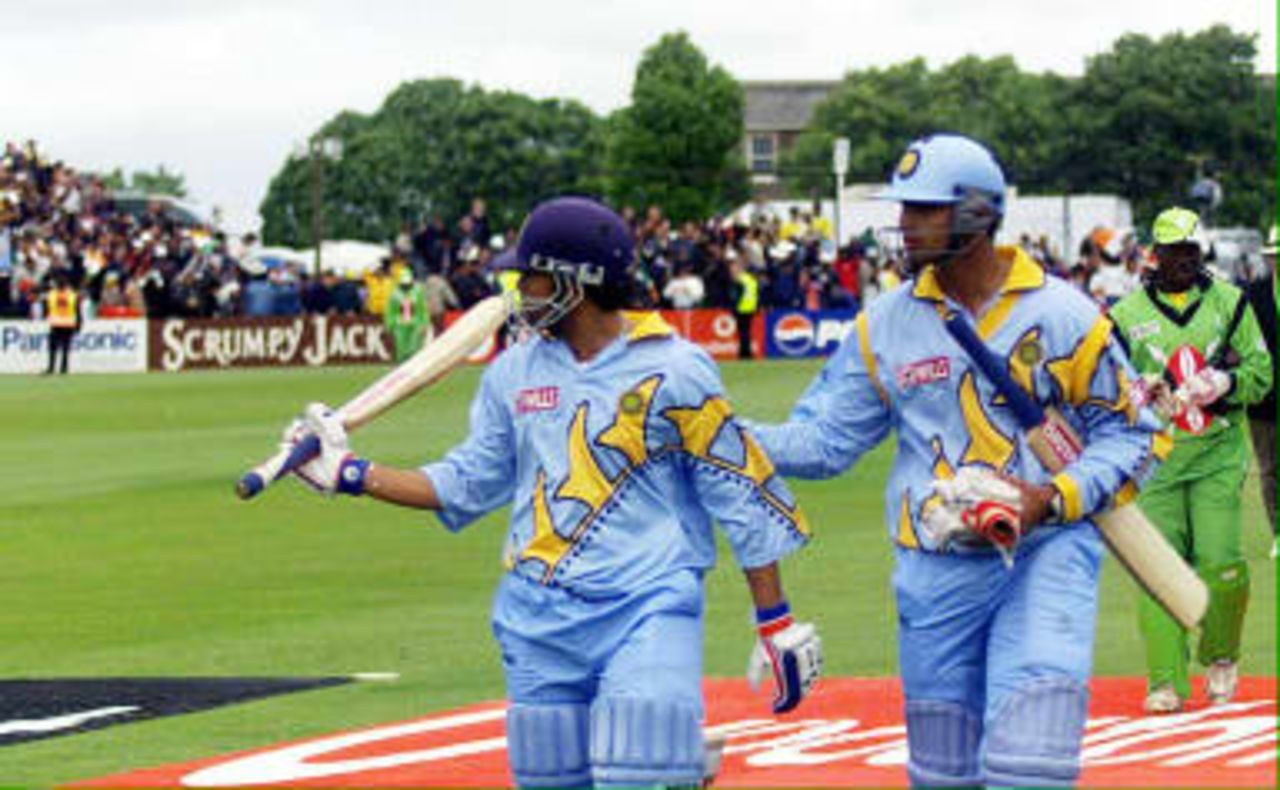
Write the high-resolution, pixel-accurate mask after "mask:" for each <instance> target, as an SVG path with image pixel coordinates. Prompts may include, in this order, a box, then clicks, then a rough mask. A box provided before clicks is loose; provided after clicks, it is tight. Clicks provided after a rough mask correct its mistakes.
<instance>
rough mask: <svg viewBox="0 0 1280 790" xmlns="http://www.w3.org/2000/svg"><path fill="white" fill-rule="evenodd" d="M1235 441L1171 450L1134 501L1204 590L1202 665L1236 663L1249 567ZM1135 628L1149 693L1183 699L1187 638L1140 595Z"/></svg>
mask: <svg viewBox="0 0 1280 790" xmlns="http://www.w3.org/2000/svg"><path fill="white" fill-rule="evenodd" d="M1239 438H1240V441H1231V440H1228V441H1225V442H1213V443H1212V446H1210V445H1208V444H1204V445H1202V444H1200V443H1197V442H1195V441H1194V440H1192V441H1191V442H1190V443H1189V445H1190V446H1186V447H1177V446H1175V449H1174V452H1173V453H1172V454H1171V455H1170V457H1169V458H1168V460H1167V461H1166V462H1165V465H1164V466H1162V467H1161V468H1160V469H1159V470H1158V471H1157V473H1156V475H1155V476H1154V477H1153V479H1152V480H1151V481H1150V482H1149V483H1148V484H1147V486H1146V487H1144V488H1143V490H1142V493H1141V495H1140V496H1139V497H1138V504H1139V506H1140V507H1141V508H1142V510H1143V512H1144V513H1146V514H1147V517H1148V518H1150V519H1151V521H1152V523H1154V524H1155V525H1156V527H1157V528H1159V530H1160V531H1161V533H1163V534H1164V536H1165V538H1166V539H1167V540H1168V541H1169V543H1170V544H1171V545H1172V546H1173V547H1174V549H1175V550H1176V551H1177V552H1178V553H1179V554H1180V555H1182V557H1183V558H1184V559H1186V560H1187V562H1188V563H1190V564H1191V565H1192V567H1194V568H1195V569H1196V571H1197V573H1199V575H1200V576H1201V578H1203V579H1204V580H1205V583H1206V584H1207V585H1208V587H1209V594H1210V597H1209V611H1208V613H1207V614H1206V615H1205V618H1204V620H1203V621H1202V622H1201V634H1200V645H1199V650H1198V651H1197V658H1198V660H1199V662H1200V663H1201V664H1202V665H1208V664H1211V663H1213V662H1214V661H1218V660H1224V659H1225V660H1231V661H1235V660H1237V659H1238V658H1239V656H1240V635H1241V631H1242V630H1243V626H1244V613H1245V608H1246V607H1247V604H1248V600H1249V568H1248V565H1246V564H1245V562H1244V557H1243V554H1242V552H1241V547H1240V531H1241V492H1242V489H1243V487H1244V480H1245V473H1246V471H1247V469H1248V455H1247V446H1246V444H1245V443H1244V441H1243V438H1244V437H1243V435H1241V436H1240V437H1239ZM1180 451H1181V452H1180ZM1138 621H1139V626H1140V628H1141V631H1142V636H1143V639H1144V641H1145V643H1146V653H1147V684H1148V688H1155V687H1157V686H1161V685H1167V684H1172V685H1173V687H1174V689H1175V690H1176V691H1177V692H1178V695H1179V696H1181V697H1182V698H1184V699H1186V698H1187V697H1190V696H1191V682H1190V678H1189V674H1188V665H1189V663H1190V645H1189V643H1190V640H1189V634H1187V632H1186V631H1185V630H1184V629H1183V628H1182V627H1181V626H1180V625H1178V623H1177V621H1175V620H1174V619H1173V618H1172V617H1170V616H1169V615H1168V614H1166V613H1165V611H1164V610H1163V609H1161V608H1160V606H1159V605H1158V604H1157V603H1156V602H1155V601H1154V600H1152V599H1151V597H1150V596H1148V595H1145V594H1143V595H1142V599H1141V601H1140V602H1139V604H1138Z"/></svg>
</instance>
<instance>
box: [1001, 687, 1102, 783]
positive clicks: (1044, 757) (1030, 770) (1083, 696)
mask: <svg viewBox="0 0 1280 790" xmlns="http://www.w3.org/2000/svg"><path fill="white" fill-rule="evenodd" d="M1088 711H1089V688H1088V686H1086V685H1085V684H1083V683H1080V682H1079V681H1075V680H1071V679H1070V678H1051V679H1044V680H1037V681H1034V682H1032V683H1029V684H1027V685H1026V686H1024V687H1022V688H1020V689H1018V690H1017V691H1015V692H1013V693H1011V694H1010V695H1009V696H1008V697H1006V698H1005V699H1003V700H1001V701H1000V707H999V708H998V709H997V710H996V712H995V714H994V715H993V716H992V717H991V722H990V724H988V726H987V742H986V744H985V746H984V748H983V767H984V768H985V769H986V775H987V784H988V785H989V786H993V787H1001V786H1009V787H1014V786H1021V787H1060V786H1070V785H1071V784H1073V783H1074V782H1075V780H1076V777H1077V776H1079V775H1080V740H1081V739H1082V738H1083V737H1084V725H1085V718H1086V716H1087V715H1088Z"/></svg>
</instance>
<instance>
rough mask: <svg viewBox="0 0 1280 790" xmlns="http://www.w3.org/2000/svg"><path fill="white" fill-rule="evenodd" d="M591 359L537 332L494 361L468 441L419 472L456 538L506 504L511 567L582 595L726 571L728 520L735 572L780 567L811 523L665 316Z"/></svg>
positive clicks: (705, 361) (634, 326) (633, 328)
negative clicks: (720, 533) (718, 542)
mask: <svg viewBox="0 0 1280 790" xmlns="http://www.w3.org/2000/svg"><path fill="white" fill-rule="evenodd" d="M629 320H630V326H629V328H628V330H627V333H626V335H625V336H624V337H622V338H619V339H618V340H617V341H615V342H614V343H613V344H612V345H610V346H608V347H607V348H605V350H603V351H602V352H600V354H598V355H597V356H596V357H595V358H593V359H592V360H591V361H590V362H587V363H586V364H583V363H580V362H578V361H577V360H575V359H574V357H573V354H572V352H571V351H570V350H569V349H568V348H567V347H566V345H565V344H564V343H563V342H560V341H557V340H548V339H544V338H540V337H534V338H531V339H529V340H526V341H525V342H522V343H519V344H517V345H515V346H514V347H512V348H511V349H509V350H508V351H506V352H505V353H504V354H502V355H501V356H500V357H498V359H496V360H495V361H494V362H493V364H491V365H490V366H489V369H488V370H486V371H485V374H484V376H483V378H482V380H481V384H480V390H479V392H478V393H477V395H476V398H475V400H474V402H473V403H472V406H471V432H470V436H469V437H468V438H467V440H466V441H465V442H463V443H462V444H461V445H459V446H458V447H456V448H454V449H453V450H451V451H450V452H449V453H448V454H447V455H446V456H445V457H444V459H443V460H441V461H440V462H438V463H434V464H430V465H428V466H426V467H424V468H423V471H424V472H425V473H426V474H427V476H428V477H430V478H431V481H432V482H433V483H434V484H435V488H436V492H437V494H438V495H439V496H440V500H441V503H442V505H443V508H442V509H441V510H440V519H441V521H442V522H444V524H445V525H446V526H447V527H448V528H449V529H452V530H457V529H461V528H463V527H465V526H466V525H467V524H469V523H470V522H471V521H473V520H474V519H476V518H477V517H479V516H482V515H484V514H486V513H488V512H490V511H492V510H494V509H496V508H499V507H502V506H503V505H506V504H508V503H510V504H511V505H512V509H511V525H510V530H509V533H508V536H507V544H506V550H505V554H504V557H503V563H504V564H505V566H506V567H507V569H508V570H509V571H510V572H511V573H512V574H513V575H515V576H517V577H519V578H520V579H523V580H524V581H526V582H532V583H533V584H537V585H549V586H553V587H557V588H560V589H562V590H564V591H565V592H566V593H569V594H571V595H573V596H575V597H581V598H585V599H604V598H611V597H616V596H619V595H626V594H630V593H633V592H635V591H638V590H644V589H646V588H647V587H649V586H650V585H652V584H654V583H656V582H658V581H660V580H661V579H663V578H664V577H668V576H670V575H672V574H675V573H680V572H682V571H691V572H693V573H694V574H695V575H698V576H700V575H701V574H703V573H705V572H706V571H707V570H709V569H710V568H711V567H712V565H714V563H715V556H716V549H715V542H714V536H713V534H712V530H711V522H712V519H713V518H714V519H715V520H717V521H719V523H720V525H721V527H722V528H723V530H724V532H725V534H726V536H727V537H728V540H729V545H730V547H731V548H732V550H733V554H734V557H735V558H736V559H737V561H738V564H739V565H741V566H742V567H744V568H756V567H760V566H762V565H768V564H769V563H771V562H776V561H777V560H779V559H781V558H782V557H783V556H785V555H786V554H788V553H790V552H791V551H792V550H794V549H795V548H797V547H799V546H800V545H801V544H802V543H803V542H804V541H805V539H806V536H807V534H808V527H807V525H806V524H805V521H804V516H803V515H802V514H801V512H800V510H799V508H798V507H797V505H796V502H795V500H794V498H793V497H792V496H791V494H790V492H789V491H787V488H786V486H785V484H783V482H782V480H781V479H780V478H779V477H777V476H776V475H775V474H774V472H773V466H772V464H770V462H769V459H768V458H767V457H766V456H765V455H764V453H763V452H761V450H760V448H759V445H757V444H756V443H755V441H754V440H753V439H752V438H751V437H750V436H749V435H748V434H747V433H746V432H745V430H743V428H742V426H741V425H740V424H739V423H738V421H737V420H736V419H735V418H734V414H733V410H732V409H731V408H730V406H729V404H728V402H727V401H726V400H725V395H724V390H723V387H722V386H721V384H720V376H719V374H718V372H717V370H716V367H715V363H714V362H712V361H711V359H710V358H709V357H708V356H707V354H706V353H705V352H704V351H703V350H702V349H700V348H699V347H697V346H695V345H693V344H692V343H689V342H688V341H686V340H684V339H682V338H680V337H679V336H677V335H676V334H675V333H674V332H673V331H672V330H671V328H670V327H669V326H667V325H666V323H665V322H663V320H662V318H661V316H659V315H658V314H657V313H648V314H629Z"/></svg>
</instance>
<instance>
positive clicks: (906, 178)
mask: <svg viewBox="0 0 1280 790" xmlns="http://www.w3.org/2000/svg"><path fill="white" fill-rule="evenodd" d="M882 197H883V198H885V199H887V200H895V201H898V202H900V203H901V204H902V211H901V220H900V222H901V225H900V227H899V228H897V229H896V232H897V234H898V235H899V236H900V237H901V239H902V243H903V246H904V248H905V254H906V256H907V259H908V262H909V264H910V269H911V271H912V272H913V273H914V279H913V280H909V281H908V282H906V283H904V284H903V285H902V286H901V287H899V288H897V289H895V290H893V291H890V292H889V293H888V294H885V295H883V296H881V297H880V298H879V299H877V300H876V301H875V302H873V303H872V305H871V306H870V308H869V309H868V310H866V311H865V312H863V313H862V314H861V315H859V316H858V318H857V320H856V322H855V331H854V332H853V333H851V334H850V335H849V337H848V339H847V340H846V341H845V342H844V343H843V345H842V346H841V347H840V349H839V350H838V351H837V352H836V353H835V355H833V356H832V358H831V359H830V360H829V362H828V363H827V365H826V367H825V368H824V369H823V370H822V372H821V374H820V375H819V376H818V378H817V379H816V380H815V381H814V382H813V383H812V384H811V385H810V387H809V389H808V390H807V391H806V392H805V394H804V395H803V396H802V397H801V399H800V401H799V403H797V405H796V407H795V409H794V410H793V412H792V414H791V417H790V419H789V420H788V421H787V422H786V423H785V424H782V425H777V426H753V428H754V430H755V431H756V433H757V435H758V436H759V437H760V443H761V444H762V445H763V446H764V448H765V450H766V451H767V452H768V454H769V456H770V457H771V458H772V459H773V461H774V464H775V465H776V468H777V469H778V471H779V472H780V473H782V474H784V475H791V476H795V477H803V478H825V477H834V476H836V475H839V474H841V473H842V472H844V471H845V470H846V469H848V468H849V467H850V466H852V465H853V464H854V463H855V462H856V461H857V460H858V459H859V458H860V457H861V456H862V455H863V454H864V453H866V452H867V451H869V450H871V449H872V448H873V447H875V446H876V445H878V444H879V443H880V442H881V441H882V440H884V439H885V438H886V437H887V436H888V434H889V432H890V431H891V430H896V432H897V434H898V451H897V455H896V457H895V460H894V466H893V469H892V472H891V474H890V477H889V482H888V485H887V487H886V490H885V504H884V519H885V523H886V525H887V527H888V533H889V537H890V539H891V540H892V541H893V543H894V555H895V569H894V573H893V587H894V593H895V596H896V600H897V605H898V622H899V650H898V653H899V662H900V665H901V672H902V686H903V691H904V696H905V699H906V710H905V718H906V722H907V743H908V747H909V759H908V763H907V772H908V775H909V777H910V779H911V782H912V784H913V785H916V786H936V787H944V786H964V785H972V786H977V785H984V784H985V785H987V786H1020V787H1045V786H1052V785H1067V784H1071V783H1072V782H1073V781H1074V780H1075V778H1076V776H1077V774H1078V773H1079V770H1080V742H1081V737H1082V734H1083V730H1084V724H1085V712H1086V709H1087V705H1088V685H1087V684H1088V680H1089V675H1090V670H1091V664H1092V659H1093V636H1094V623H1095V619H1096V611H1097V599H1098V568H1099V563H1100V561H1101V559H1102V548H1103V547H1102V542H1101V539H1100V537H1099V535H1098V534H1097V531H1096V529H1095V528H1094V527H1093V525H1092V524H1091V523H1090V522H1089V521H1088V518H1089V516H1090V514H1093V513H1096V512H1099V511H1101V510H1105V509H1107V508H1109V507H1111V506H1112V504H1113V502H1119V501H1124V500H1125V499H1126V498H1132V497H1133V495H1134V492H1135V488H1136V486H1137V484H1138V483H1139V482H1141V481H1142V480H1143V479H1144V477H1145V475H1147V474H1148V473H1149V472H1150V469H1151V467H1152V463H1151V462H1152V457H1153V454H1154V450H1155V447H1156V436H1157V432H1158V430H1159V426H1158V424H1157V423H1156V421H1155V418H1154V417H1153V416H1152V415H1151V414H1150V413H1149V412H1146V411H1140V410H1139V409H1138V408H1137V407H1135V406H1134V404H1133V402H1132V401H1131V399H1130V393H1129V382H1130V381H1132V380H1133V376H1134V374H1133V369H1132V367H1131V366H1130V364H1129V362H1128V360H1127V359H1126V358H1125V356H1124V354H1123V352H1122V351H1121V350H1120V349H1119V348H1118V347H1116V346H1115V345H1113V344H1112V342H1111V330H1110V324H1109V322H1108V321H1107V320H1106V319H1105V318H1104V317H1102V316H1100V315H1099V314H1098V310H1097V308H1096V307H1095V306H1094V304H1093V303H1092V302H1091V301H1090V300H1089V299H1087V298H1086V297H1085V296H1084V295H1083V294H1081V293H1079V292H1077V291H1076V290H1075V289H1073V288H1072V287H1071V286H1069V285H1067V284H1066V283H1064V282H1061V281H1058V280H1056V279H1053V278H1049V277H1047V276H1046V275H1045V273H1044V271H1043V270H1041V268H1040V266H1039V265H1038V264H1037V263H1036V262H1035V261H1033V260H1032V259H1031V258H1030V257H1029V256H1028V255H1027V254H1026V253H1025V252H1023V251H1022V250H1021V249H1019V248H1016V247H1001V246H996V244H995V235H996V231H997V229H998V227H999V224H1000V220H1001V218H1002V217H1003V215H1004V212H1005V180H1004V174H1003V172H1002V170H1001V168H1000V165H999V164H998V163H997V162H996V159H995V157H994V156H993V155H992V154H991V152H990V151H989V150H988V149H987V148H986V147H985V146H984V145H982V144H981V143H978V142H977V141H975V140H972V139H969V138H967V137H962V136H960V135H953V134H936V135H931V136H929V137H925V138H924V139H921V140H917V141H916V142H914V143H912V144H911V145H910V146H909V147H908V148H907V151H906V153H905V154H904V155H903V157H902V159H901V160H900V161H899V163H898V166H897V168H896V169H895V171H894V173H893V176H892V182H891V184H890V185H889V187H888V189H887V190H885V192H884V193H883V194H882ZM956 316H959V317H960V319H961V320H963V321H964V322H966V323H967V324H969V325H970V326H971V327H972V330H973V332H974V333H975V334H976V335H977V337H979V338H980V342H981V343H982V344H984V345H985V346H986V347H987V348H988V349H989V351H990V353H991V354H993V355H994V356H995V357H998V358H1000V359H1001V360H1004V361H1005V362H1006V363H1007V366H1008V369H1009V371H1010V373H1011V377H1012V379H1013V381H1014V383H1015V385H1016V386H1018V387H1020V388H1022V389H1024V390H1026V391H1027V393H1028V394H1029V395H1031V396H1032V398H1033V399H1034V400H1035V401H1037V402H1038V403H1039V404H1040V405H1041V406H1043V407H1048V406H1053V407H1055V408H1056V409H1057V410H1058V411H1060V412H1062V414H1063V416H1064V417H1065V419H1066V420H1068V421H1069V423H1070V424H1071V426H1072V427H1073V428H1074V429H1075V432H1076V433H1077V434H1078V435H1079V436H1081V437H1082V438H1083V440H1084V444H1085V446H1084V448H1083V450H1082V451H1081V452H1080V454H1079V458H1078V460H1076V461H1075V462H1073V463H1071V464H1070V465H1068V466H1067V467H1066V468H1065V469H1064V470H1063V471H1062V472H1061V473H1060V474H1056V475H1054V474H1051V473H1050V471H1049V470H1047V469H1046V468H1045V467H1044V466H1042V465H1041V464H1040V462H1039V461H1038V460H1037V458H1036V457H1035V456H1034V454H1033V453H1032V452H1030V450H1029V448H1028V445H1027V442H1026V434H1025V431H1024V429H1023V428H1022V423H1021V422H1020V421H1019V420H1018V418H1017V415H1015V414H1014V413H1013V411H1012V410H1011V409H1010V407H1009V403H1008V402H1007V399H1006V398H1004V397H1003V396H1001V395H1000V394H999V393H998V392H997V391H996V389H995V386H994V384H993V382H991V381H988V380H987V377H986V376H984V375H983V373H982V372H981V369H979V368H978V367H977V366H976V365H975V363H974V361H973V360H972V359H970V357H969V356H968V354H967V353H966V352H965V350H964V348H963V347H962V346H960V345H958V343H957V342H956V340H955V339H953V336H952V334H951V332H950V331H949V330H948V328H947V324H946V323H944V322H945V321H948V320H951V321H954V320H955V318H956Z"/></svg>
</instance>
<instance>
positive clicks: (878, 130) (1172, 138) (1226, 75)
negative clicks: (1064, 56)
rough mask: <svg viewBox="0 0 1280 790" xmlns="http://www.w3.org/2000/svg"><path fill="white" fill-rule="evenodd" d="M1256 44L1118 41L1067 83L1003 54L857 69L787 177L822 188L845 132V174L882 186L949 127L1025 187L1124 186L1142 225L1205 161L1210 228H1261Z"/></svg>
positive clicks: (1263, 194) (1264, 222)
mask: <svg viewBox="0 0 1280 790" xmlns="http://www.w3.org/2000/svg"><path fill="white" fill-rule="evenodd" d="M1255 52H1256V48H1255V45H1254V38H1253V36H1250V35H1245V34H1240V33H1234V32H1232V31H1231V30H1230V29H1229V28H1226V27H1224V26H1216V27H1212V28H1209V29H1207V30H1204V31H1201V32H1198V33H1194V34H1190V35H1188V34H1183V33H1174V34H1172V35H1168V36H1164V37H1163V38H1160V39H1158V40H1153V39H1151V38H1148V37H1146V36H1142V35H1133V34H1131V35H1125V36H1123V37H1121V38H1120V39H1119V40H1117V41H1116V42H1115V44H1114V45H1113V47H1112V48H1111V49H1110V50H1109V51H1107V52H1104V53H1102V54H1099V55H1096V56H1094V57H1092V58H1090V59H1089V60H1088V61H1087V65H1086V71H1085V74H1084V76H1083V77H1081V78H1074V79H1071V78H1065V77H1060V76H1056V75H1053V74H1030V73H1026V72H1023V71H1021V70H1020V69H1019V68H1018V66H1017V64H1016V63H1015V62H1014V61H1013V59H1012V58H1009V57H997V58H990V59H983V58H978V57H973V56H970V57H965V58H961V59H959V60H957V61H955V62H953V63H950V64H948V65H946V66H944V67H942V68H940V69H938V70H936V71H930V69H929V68H928V67H927V66H926V64H925V62H924V61H923V60H922V59H919V58H917V59H915V60H911V61H907V62H905V63H900V64H896V65H893V66H889V67H887V68H880V69H877V68H872V69H862V70H857V71H851V72H849V73H848V74H847V75H846V76H845V78H844V80H843V81H842V82H841V83H840V85H839V86H838V87H837V88H836V89H835V90H834V91H832V93H831V95H830V96H829V97H828V98H827V100H826V101H825V102H823V103H822V104H821V105H819V106H818V108H817V109H816V110H815V113H814V118H813V122H812V125H811V129H810V131H808V132H806V133H805V134H803V135H801V137H800V138H799V140H798V141H797V143H796V145H795V146H794V148H793V149H792V150H791V151H790V152H789V153H788V154H787V155H785V156H784V158H783V162H782V172H783V175H784V176H785V177H786V183H787V184H788V186H789V187H790V188H791V189H792V190H793V191H795V192H798V193H804V194H814V193H817V192H822V193H826V192H828V191H829V190H830V189H831V188H832V176H831V174H830V169H831V165H830V161H831V145H832V141H833V140H834V139H835V138H836V137H840V136H844V137H848V138H849V139H850V142H851V156H850V170H851V172H850V180H851V181H879V180H882V179H884V178H885V177H886V174H887V173H888V172H889V171H890V170H891V169H892V167H893V164H894V162H895V160H896V158H897V157H898V156H899V155H900V153H901V152H902V150H903V148H904V147H905V146H906V145H907V143H909V142H910V141H911V140H913V139H915V138H916V137H919V136H920V135H922V134H925V133H927V132H930V131H955V132H961V133H964V134H969V135H972V136H974V137H976V138H978V139H980V140H983V141H984V142H986V143H987V144H989V145H990V146H991V147H992V149H993V150H994V151H995V153H996V154H997V156H999V158H1000V159H1001V161H1002V162H1003V164H1004V165H1005V168H1006V170H1007V171H1008V175H1009V177H1010V181H1012V182H1013V183H1015V184H1016V185H1017V186H1018V188H1019V190H1020V191H1021V192H1023V193H1024V194H1028V193H1037V192H1060V191H1070V192H1110V193H1115V194H1119V195H1121V196H1123V197H1125V198H1127V199H1129V200H1130V201H1131V202H1132V203H1133V205H1134V209H1135V214H1136V216H1135V219H1136V220H1137V221H1138V222H1139V223H1142V224H1145V223H1146V222H1148V221H1150V219H1151V218H1152V217H1153V216H1154V215H1155V213H1156V212H1157V211H1159V209H1160V208H1162V207H1164V206H1167V205H1170V204H1173V203H1186V202H1187V192H1188V190H1189V188H1190V186H1191V184H1192V183H1193V182H1194V180H1195V178H1196V176H1197V171H1198V165H1203V167H1204V168H1205V171H1206V173H1207V174H1209V175H1212V176H1214V177H1215V178H1217V179H1218V180H1219V181H1220V182H1221V184H1222V186H1223V189H1224V192H1225V200H1224V201H1223V205H1222V206H1221V207H1220V208H1219V210H1218V211H1217V215H1216V220H1217V223H1218V224H1220V225H1228V224H1246V225H1253V226H1256V227H1261V228H1266V227H1268V226H1269V225H1270V224H1271V223H1272V222H1273V221H1274V220H1273V219H1272V218H1273V217H1274V215H1275V210H1276V183H1275V169H1274V168H1275V151H1276V92H1275V80H1274V77H1270V78H1265V79H1264V78H1260V77H1259V76H1258V75H1257V74H1256V73H1255V72H1254V67H1253V59H1254V55H1255Z"/></svg>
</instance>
